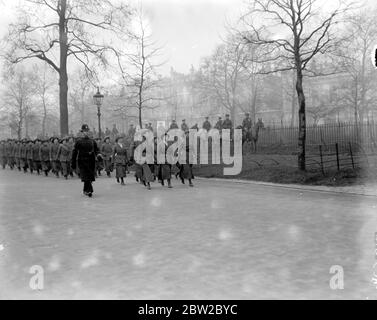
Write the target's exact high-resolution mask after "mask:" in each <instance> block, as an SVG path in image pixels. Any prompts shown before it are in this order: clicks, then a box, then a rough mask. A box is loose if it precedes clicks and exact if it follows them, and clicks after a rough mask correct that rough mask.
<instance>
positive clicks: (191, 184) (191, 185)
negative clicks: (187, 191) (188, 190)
mask: <svg viewBox="0 0 377 320" xmlns="http://www.w3.org/2000/svg"><path fill="white" fill-rule="evenodd" d="M189 183H190V187H193V186H194V184H193V183H192V181H191V179H189Z"/></svg>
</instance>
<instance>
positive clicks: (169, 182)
mask: <svg viewBox="0 0 377 320" xmlns="http://www.w3.org/2000/svg"><path fill="white" fill-rule="evenodd" d="M168 188H169V189H172V188H173V187H172V185H171V179H168Z"/></svg>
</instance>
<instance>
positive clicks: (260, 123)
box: [257, 118, 264, 129]
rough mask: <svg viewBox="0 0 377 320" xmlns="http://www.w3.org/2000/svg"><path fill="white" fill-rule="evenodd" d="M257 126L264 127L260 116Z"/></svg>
mask: <svg viewBox="0 0 377 320" xmlns="http://www.w3.org/2000/svg"><path fill="white" fill-rule="evenodd" d="M257 126H258V127H259V128H260V129H264V123H263V121H262V118H258V122H257Z"/></svg>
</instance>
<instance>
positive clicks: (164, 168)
mask: <svg viewBox="0 0 377 320" xmlns="http://www.w3.org/2000/svg"><path fill="white" fill-rule="evenodd" d="M158 167H159V170H158V180H160V181H162V180H169V179H171V171H172V167H171V165H170V164H160V165H159V166H158Z"/></svg>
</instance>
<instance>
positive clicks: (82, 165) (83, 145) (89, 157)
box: [71, 136, 98, 182]
mask: <svg viewBox="0 0 377 320" xmlns="http://www.w3.org/2000/svg"><path fill="white" fill-rule="evenodd" d="M97 154H98V146H97V143H96V142H95V141H94V140H93V139H91V138H89V137H88V136H85V137H82V138H80V139H79V140H78V141H77V142H76V144H75V146H74V148H73V153H72V163H71V165H72V168H73V169H76V164H77V165H78V167H79V170H80V177H81V180H82V181H83V182H85V181H91V182H93V181H95V180H96V177H95V169H96V156H97Z"/></svg>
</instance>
